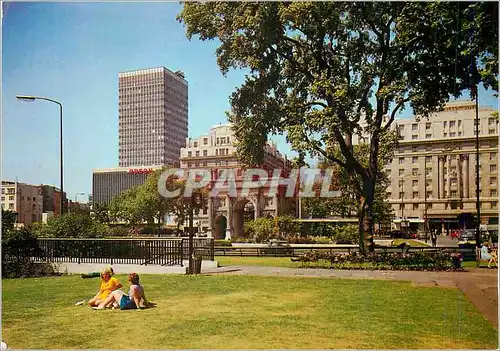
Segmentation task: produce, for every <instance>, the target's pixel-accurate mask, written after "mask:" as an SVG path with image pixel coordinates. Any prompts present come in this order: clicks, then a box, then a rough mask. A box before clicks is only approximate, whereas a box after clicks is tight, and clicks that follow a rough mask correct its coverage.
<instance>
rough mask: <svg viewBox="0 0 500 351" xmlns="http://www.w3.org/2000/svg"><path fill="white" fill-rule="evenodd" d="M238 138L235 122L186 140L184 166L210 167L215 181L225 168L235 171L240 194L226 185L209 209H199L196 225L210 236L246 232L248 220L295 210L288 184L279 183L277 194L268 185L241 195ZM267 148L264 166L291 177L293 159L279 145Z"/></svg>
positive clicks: (182, 162) (221, 237)
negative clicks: (233, 127)
mask: <svg viewBox="0 0 500 351" xmlns="http://www.w3.org/2000/svg"><path fill="white" fill-rule="evenodd" d="M234 141H235V138H234V134H233V131H232V130H231V124H224V125H217V126H214V127H213V128H211V129H210V130H209V132H208V133H206V134H204V135H202V136H200V137H198V138H196V139H191V138H188V139H186V147H185V148H182V149H181V156H180V163H181V168H184V169H188V168H208V169H210V170H211V172H212V179H213V182H212V183H214V182H215V181H217V179H218V178H219V176H221V175H222V172H224V171H225V170H233V171H234V173H233V174H234V177H235V178H234V179H235V184H236V189H237V194H238V196H237V197H232V196H230V195H229V187H226V188H222V189H221V191H220V192H219V193H218V196H217V197H214V198H210V199H209V203H208V209H206V210H200V211H195V216H194V225H195V227H197V228H198V231H205V232H208V235H210V236H214V237H215V238H217V239H223V238H226V239H230V238H231V237H235V236H236V237H237V236H242V235H244V233H243V223H244V221H245V220H249V219H255V218H259V217H263V216H272V217H275V216H278V215H281V214H286V213H292V214H294V213H295V203H296V199H295V198H287V197H285V192H286V186H279V187H278V191H277V192H276V193H273V194H271V193H270V191H269V187H268V186H263V187H261V188H256V189H250V191H249V193H248V195H245V196H240V195H241V194H240V192H241V187H242V183H243V175H244V174H243V171H242V167H243V165H242V164H241V162H240V161H239V160H238V157H237V156H236V147H235V146H234V144H233V143H234ZM265 151H266V153H265V157H264V164H262V165H261V166H260V168H262V169H265V170H267V171H268V172H269V174H272V172H273V170H274V169H281V170H282V175H283V176H287V175H288V172H289V171H290V170H291V162H290V161H289V160H288V159H287V158H286V156H284V155H282V154H281V153H280V152H279V151H278V150H277V148H276V144H272V143H269V144H267V145H266V150H265ZM268 184H269V183H268ZM185 226H186V227H187V226H188V224H187V223H186V224H185Z"/></svg>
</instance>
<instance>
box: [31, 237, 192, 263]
mask: <svg viewBox="0 0 500 351" xmlns="http://www.w3.org/2000/svg"><path fill="white" fill-rule="evenodd" d="M38 243H39V248H40V250H39V253H38V254H37V255H36V256H35V257H33V258H34V259H36V260H39V261H45V262H73V263H109V264H140V265H148V264H155V265H162V266H181V267H182V265H183V263H182V259H183V240H182V239H178V238H166V239H165V238H154V239H146V238H144V239H138V238H133V239H94V238H93V239H60V238H39V239H38Z"/></svg>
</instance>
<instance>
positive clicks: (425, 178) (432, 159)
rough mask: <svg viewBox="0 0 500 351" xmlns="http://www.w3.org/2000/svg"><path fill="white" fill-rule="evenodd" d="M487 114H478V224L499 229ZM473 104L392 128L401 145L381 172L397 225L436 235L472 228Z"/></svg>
mask: <svg viewBox="0 0 500 351" xmlns="http://www.w3.org/2000/svg"><path fill="white" fill-rule="evenodd" d="M493 112H494V110H493V109H491V108H485V107H480V108H479V143H480V146H479V155H480V160H479V163H480V171H479V183H480V190H481V191H480V202H481V223H483V224H498V123H497V118H496V117H494V116H492V113H493ZM474 119H475V103H474V102H469V101H457V102H453V103H449V104H447V105H446V107H445V109H444V111H441V112H438V113H435V114H434V115H433V116H432V117H431V118H430V119H429V120H427V119H421V120H419V121H417V120H415V119H400V120H396V121H395V122H394V124H393V126H394V128H397V130H398V132H399V134H400V136H401V137H402V140H401V141H400V146H399V149H398V150H396V153H395V155H394V159H393V160H392V162H391V163H389V164H388V165H387V166H386V172H387V174H388V176H389V179H390V181H391V183H390V186H389V188H388V192H389V199H390V200H389V201H390V203H391V204H392V208H393V210H394V213H395V215H396V219H395V220H394V222H395V225H396V227H398V228H399V227H400V226H401V221H402V220H404V222H405V223H406V221H408V222H409V225H410V226H411V227H414V228H415V229H417V228H420V229H423V223H424V219H425V216H427V218H428V221H429V227H430V228H431V229H432V228H434V229H438V230H440V231H445V232H446V231H449V230H450V229H456V228H463V227H465V226H471V225H473V224H472V218H473V216H475V215H476V136H475V123H474Z"/></svg>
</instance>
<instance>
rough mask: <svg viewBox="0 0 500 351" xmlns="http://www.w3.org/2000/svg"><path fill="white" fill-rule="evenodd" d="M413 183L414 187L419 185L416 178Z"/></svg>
mask: <svg viewBox="0 0 500 351" xmlns="http://www.w3.org/2000/svg"><path fill="white" fill-rule="evenodd" d="M411 185H412V186H413V187H416V186H418V180H416V179H414V180H413V181H412V182H411Z"/></svg>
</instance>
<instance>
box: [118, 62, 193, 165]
mask: <svg viewBox="0 0 500 351" xmlns="http://www.w3.org/2000/svg"><path fill="white" fill-rule="evenodd" d="M118 89H119V162H118V163H119V165H120V167H130V166H153V165H175V164H178V162H179V156H180V150H181V148H182V147H183V146H184V144H185V141H186V137H187V135H188V83H187V81H186V80H185V79H184V74H183V73H182V72H180V71H177V72H175V73H174V72H172V71H170V70H169V69H167V68H165V67H158V68H150V69H144V70H138V71H130V72H121V73H119V74H118Z"/></svg>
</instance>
